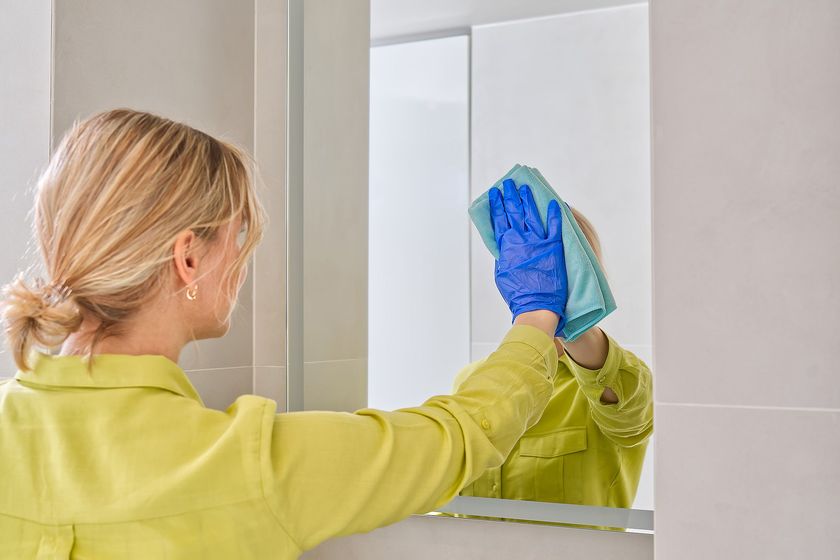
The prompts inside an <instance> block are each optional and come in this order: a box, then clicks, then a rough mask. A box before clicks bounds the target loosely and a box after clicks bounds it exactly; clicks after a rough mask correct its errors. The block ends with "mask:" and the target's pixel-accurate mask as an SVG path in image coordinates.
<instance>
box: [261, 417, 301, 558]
mask: <svg viewBox="0 0 840 560" xmlns="http://www.w3.org/2000/svg"><path fill="white" fill-rule="evenodd" d="M267 407H268V402H264V403H263V416H262V418H261V419H260V439H259V441H260V464H259V469H258V470H259V473H260V493H261V494H262V499H263V502H264V503H265V507H266V508H268V511H269V512H270V513H271V517H272V518H273V519H274V521H275V522H276V523H277V526H278V527H280V530H282V531H283V532H284V533H285V534H286V536H287V537H289V540H291V541H292V543H293V544H294V545H295V546H296V547H297V549H298V551H300V552H301V553H302V552H303V547H302V546H301V545H300V543H299V542H298V541H297V539H295V538H294V537H293V536H292V534H291V533H290V532H289V530H288V529H287V528H286V525H285V524H284V523H283V522H282V521H281V520H280V517H279V516H278V515H277V512H275V511H274V508H273V507H271V502H270V501H269V499H268V492H267V491H266V488H265V484H266V480H265V473H264V472H263V468H262V467H263V463H264V461H268V462H269V464H270V463H271V457H270V456H268V455H267V453H270V450H267V449H265V448H266V443H265V440H264V438H263V435H264V433H263V430H264V429H265V417H266V416H267V414H268V413H267V412H266V408H267ZM270 414H271V415H272V416H276V415H275V414H274V413H273V412H271V413H270Z"/></svg>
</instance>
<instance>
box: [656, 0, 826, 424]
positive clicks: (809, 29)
mask: <svg viewBox="0 0 840 560" xmlns="http://www.w3.org/2000/svg"><path fill="white" fill-rule="evenodd" d="M651 7H652V47H653V55H652V56H653V58H652V61H653V72H652V74H653V130H654V167H655V169H654V197H653V215H654V228H653V229H654V232H655V240H654V259H653V260H654V278H655V279H654V286H655V301H656V305H655V320H654V324H655V328H656V332H655V344H654V347H655V349H656V352H657V354H656V366H657V398H658V399H659V400H660V401H661V402H690V403H710V404H724V403H725V404H743V405H773V406H795V407H828V408H838V407H840V384H838V383H837V382H836V377H837V367H836V361H837V358H836V353H837V347H838V346H837V324H838V323H840V298H838V297H837V286H840V251H838V250H837V248H838V245H837V239H838V238H840V189H838V188H837V184H838V183H837V181H838V179H837V177H838V176H840V158H838V157H837V154H838V153H840V134H838V133H837V131H838V130H840V106H839V105H838V104H837V100H838V99H840V64H838V59H837V53H838V52H840V34H838V33H837V29H838V27H840V3H838V2H836V1H834V0H814V1H811V2H807V3H805V4H803V3H801V2H792V1H787V2H786V1H778V2H765V1H763V0H743V1H740V2H736V3H716V4H712V5H710V4H709V2H704V1H702V0H669V1H662V2H654V3H652V4H651Z"/></svg>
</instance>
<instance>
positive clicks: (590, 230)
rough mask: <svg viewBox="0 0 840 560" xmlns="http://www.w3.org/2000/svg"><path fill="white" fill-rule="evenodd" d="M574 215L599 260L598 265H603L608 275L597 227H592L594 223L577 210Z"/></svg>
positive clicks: (574, 210) (573, 212)
mask: <svg viewBox="0 0 840 560" xmlns="http://www.w3.org/2000/svg"><path fill="white" fill-rule="evenodd" d="M572 215H573V216H574V217H575V221H576V222H577V223H578V225H579V226H580V230H581V231H582V232H583V235H584V237H586V240H587V241H589V245H591V246H592V251H593V252H594V253H595V256H596V257H597V258H598V264H600V265H601V268H602V269H604V274H606V269H605V267H604V254H603V253H602V252H601V239H600V238H599V237H598V232H597V231H595V226H593V225H592V222H590V221H589V220H588V219H587V218H586V216H584V215H583V213H581V212H580V211H579V210H577V209H575V208H572Z"/></svg>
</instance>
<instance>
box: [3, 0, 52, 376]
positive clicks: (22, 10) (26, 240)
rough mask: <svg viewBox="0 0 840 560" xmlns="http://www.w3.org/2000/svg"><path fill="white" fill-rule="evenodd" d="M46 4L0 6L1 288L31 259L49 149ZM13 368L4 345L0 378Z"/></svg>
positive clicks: (39, 1) (36, 1)
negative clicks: (36, 200) (34, 215)
mask: <svg viewBox="0 0 840 560" xmlns="http://www.w3.org/2000/svg"><path fill="white" fill-rule="evenodd" d="M50 4H51V2H50V1H49V0H34V1H32V2H4V3H3V16H2V17H0V68H2V72H3V76H2V79H0V170H2V179H0V197H2V200H3V205H2V207H0V239H3V245H2V251H0V256H2V258H0V283H1V284H6V283H7V282H10V281H11V280H12V279H13V278H14V277H15V275H16V274H17V273H18V272H19V271H21V270H23V269H25V268H26V267H27V266H29V265H30V264H31V263H32V262H34V260H35V259H34V258H33V255H34V253H33V252H32V250H34V246H30V239H31V232H30V231H31V230H30V220H29V212H30V210H31V208H32V201H33V195H32V194H33V191H32V188H33V186H34V182H35V179H37V177H38V174H39V173H40V171H41V168H43V167H44V166H45V165H46V163H47V159H48V158H49V149H50V33H51V29H50V25H51V20H50V18H51V6H50ZM27 249H30V253H29V255H27ZM16 369H17V367H16V366H15V363H14V359H13V358H12V356H11V354H9V353H8V352H7V351H6V349H5V344H4V345H3V348H2V354H0V375H3V376H12V375H14V373H15V371H16Z"/></svg>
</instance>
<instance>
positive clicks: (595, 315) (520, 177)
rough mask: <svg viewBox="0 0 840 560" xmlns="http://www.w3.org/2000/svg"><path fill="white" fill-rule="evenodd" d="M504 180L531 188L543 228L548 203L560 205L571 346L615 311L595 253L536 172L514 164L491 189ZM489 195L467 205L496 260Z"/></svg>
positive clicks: (566, 329)
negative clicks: (511, 180)
mask: <svg viewBox="0 0 840 560" xmlns="http://www.w3.org/2000/svg"><path fill="white" fill-rule="evenodd" d="M505 179H513V181H514V183H516V187H517V188H519V187H521V186H522V185H529V186H530V187H531V192H532V193H533V195H534V202H536V204H537V209H538V210H539V211H540V218H542V221H543V224H545V216H546V212H547V211H548V203H549V202H551V201H552V200H556V201H557V202H559V203H560V209H561V211H562V217H563V249H564V252H565V258H566V275H567V277H568V280H569V292H568V293H569V299H568V301H567V302H566V326H565V327H564V328H563V331H562V333H561V336H562V338H564V339H565V340H567V341H569V342H571V341H573V340H575V339H576V338H578V337H579V336H580V335H581V334H583V333H584V332H586V331H587V330H588V329H589V328H591V327H592V326H594V325H595V324H596V323H598V322H599V321H600V320H601V319H603V318H604V317H606V316H607V315H609V314H610V313H612V312H613V311H615V309H616V307H615V299H614V298H613V295H612V292H611V291H610V287H609V285H608V284H607V279H606V277H605V276H604V271H603V270H601V265H600V264H598V259H597V258H596V257H595V252H594V251H593V250H592V247H591V246H590V245H589V242H588V241H587V240H586V236H584V234H583V232H582V231H581V229H580V226H579V225H578V223H577V221H576V220H575V218H574V216H573V215H572V210H571V209H570V208H569V206H568V204H566V203H565V202H563V200H562V199H561V198H560V197H559V196H558V195H557V193H556V192H554V189H552V188H551V185H549V184H548V181H546V180H545V177H543V176H542V174H541V173H540V172H539V171H538V170H537V169H536V168H533V167H527V166H524V165H519V164H516V165H515V166H514V167H513V169H511V170H510V171H508V172H507V173H506V174H505V176H504V177H502V178H501V179H499V180H498V181H496V183H495V184H494V185H493V187H496V188H498V189H500V190H501V189H502V182H503V181H504V180H505ZM488 192H489V189H488ZM488 192H485V193H484V194H482V195H481V196H479V197H478V198H477V199H475V201H474V202H473V203H472V204H471V205H470V210H469V212H470V219H472V222H473V224H474V225H475V227H476V229H477V230H478V233H479V234H480V235H481V240H482V241H484V244H485V245H486V246H487V248H488V249H490V252H491V253H492V254H493V257H494V258H496V259H498V258H499V247H498V245H496V237H495V235H494V234H493V222H492V221H491V219H490V199H489V198H488ZM503 192H504V191H503Z"/></svg>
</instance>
